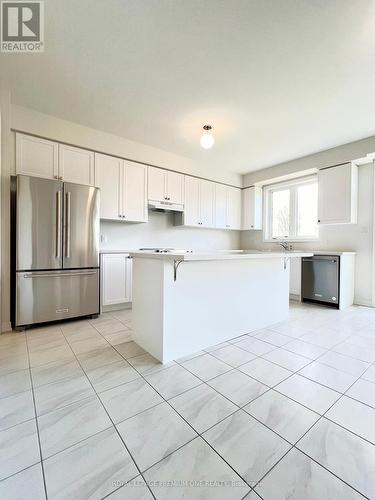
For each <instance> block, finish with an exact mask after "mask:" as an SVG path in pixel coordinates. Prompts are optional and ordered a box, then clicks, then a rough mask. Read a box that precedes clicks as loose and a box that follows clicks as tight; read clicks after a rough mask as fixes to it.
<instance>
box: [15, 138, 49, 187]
mask: <svg viewBox="0 0 375 500" xmlns="http://www.w3.org/2000/svg"><path fill="white" fill-rule="evenodd" d="M58 148H59V145H58V144H57V142H53V141H47V140H46V139H39V138H38V137H32V136H31V135H25V134H19V133H17V134H16V173H17V174H22V175H31V176H32V177H43V178H45V179H57V178H58V157H59V155H58V151H59V149H58Z"/></svg>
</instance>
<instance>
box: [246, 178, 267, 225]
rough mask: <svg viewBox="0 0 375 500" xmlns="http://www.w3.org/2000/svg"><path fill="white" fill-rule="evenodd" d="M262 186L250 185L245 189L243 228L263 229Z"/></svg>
mask: <svg viewBox="0 0 375 500" xmlns="http://www.w3.org/2000/svg"><path fill="white" fill-rule="evenodd" d="M262 197H263V194H262V188H260V187H255V186H252V187H249V188H246V189H244V190H243V199H242V229H245V230H254V229H262V204H263V203H262Z"/></svg>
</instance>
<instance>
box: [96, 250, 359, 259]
mask: <svg viewBox="0 0 375 500" xmlns="http://www.w3.org/2000/svg"><path fill="white" fill-rule="evenodd" d="M118 253H123V254H132V255H133V254H134V255H135V254H142V255H144V254H145V253H146V252H140V251H139V250H138V249H134V248H133V249H126V250H100V254H118ZM264 254H266V255H268V256H269V257H270V258H272V257H275V256H276V257H279V256H282V257H285V255H287V256H289V257H307V256H311V255H355V254H356V252H350V251H341V250H304V251H302V250H293V251H291V252H284V251H282V250H280V251H273V250H213V251H207V252H205V251H200V250H198V251H193V253H192V254H191V253H189V254H186V253H184V252H180V251H178V250H177V251H176V252H173V253H167V254H158V253H156V254H154V253H152V255H155V256H156V257H159V256H160V255H162V256H169V257H172V258H176V257H181V255H182V256H185V255H189V256H190V257H189V258H188V257H186V258H183V259H180V260H216V259H218V258H220V259H222V258H225V259H233V258H238V256H239V255H242V257H241V258H247V259H254V258H257V256H258V257H259V255H264ZM302 254H303V255H302ZM307 254H308V255H307ZM147 255H149V253H147ZM243 255H246V256H247V257H244V256H243ZM202 256H203V257H204V258H202ZM210 256H211V257H210Z"/></svg>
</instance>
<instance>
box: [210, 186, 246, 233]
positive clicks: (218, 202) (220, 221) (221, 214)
mask: <svg viewBox="0 0 375 500" xmlns="http://www.w3.org/2000/svg"><path fill="white" fill-rule="evenodd" d="M215 227H217V228H221V229H241V189H239V188H234V187H230V186H225V185H223V184H215Z"/></svg>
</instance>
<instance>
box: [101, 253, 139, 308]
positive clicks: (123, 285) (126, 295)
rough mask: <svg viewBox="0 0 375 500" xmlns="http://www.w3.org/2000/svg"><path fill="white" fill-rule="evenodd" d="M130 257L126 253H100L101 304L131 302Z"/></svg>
mask: <svg viewBox="0 0 375 500" xmlns="http://www.w3.org/2000/svg"><path fill="white" fill-rule="evenodd" d="M131 270H132V267H131V259H129V258H128V254H117V253H116V254H102V268H101V271H102V305H103V306H108V305H113V304H122V303H125V302H131Z"/></svg>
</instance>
